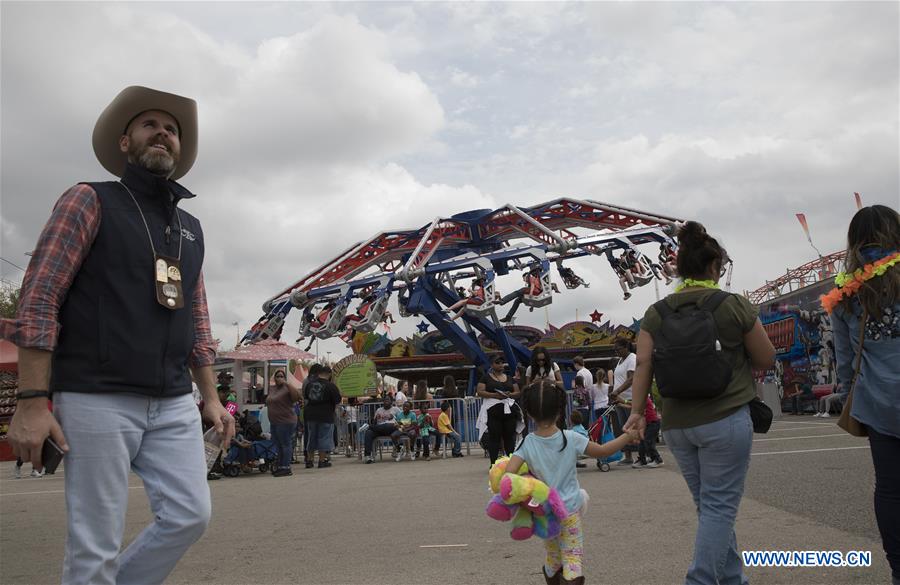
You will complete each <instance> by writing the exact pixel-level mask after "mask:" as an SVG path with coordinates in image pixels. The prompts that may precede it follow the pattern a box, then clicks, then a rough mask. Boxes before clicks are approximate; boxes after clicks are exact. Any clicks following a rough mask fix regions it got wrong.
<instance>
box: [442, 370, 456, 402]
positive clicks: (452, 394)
mask: <svg viewBox="0 0 900 585" xmlns="http://www.w3.org/2000/svg"><path fill="white" fill-rule="evenodd" d="M457 394H459V391H458V390H457V389H456V379H455V378H454V377H453V376H451V375H449V374H448V375H446V376H444V397H445V398H456V396H457Z"/></svg>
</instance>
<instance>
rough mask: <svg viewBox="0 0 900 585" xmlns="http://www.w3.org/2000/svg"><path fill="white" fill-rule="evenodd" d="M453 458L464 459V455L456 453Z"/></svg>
mask: <svg viewBox="0 0 900 585" xmlns="http://www.w3.org/2000/svg"><path fill="white" fill-rule="evenodd" d="M453 456H454V457H464V455H463V454H462V453H454V454H453Z"/></svg>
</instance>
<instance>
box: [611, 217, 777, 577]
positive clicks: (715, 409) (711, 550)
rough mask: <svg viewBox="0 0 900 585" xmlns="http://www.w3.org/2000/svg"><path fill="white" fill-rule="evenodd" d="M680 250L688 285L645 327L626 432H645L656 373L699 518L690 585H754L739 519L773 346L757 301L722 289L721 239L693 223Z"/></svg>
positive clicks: (667, 434) (657, 308)
mask: <svg viewBox="0 0 900 585" xmlns="http://www.w3.org/2000/svg"><path fill="white" fill-rule="evenodd" d="M678 246H679V247H678V258H677V270H678V276H679V277H680V278H681V279H682V282H681V284H680V285H679V286H678V287H677V288H676V289H675V290H676V292H675V293H673V294H670V295H669V296H667V297H666V298H665V299H663V300H662V301H659V302H658V303H656V304H654V305H652V306H651V307H650V308H648V309H647V311H646V313H645V314H644V319H643V321H641V331H640V333H639V334H638V338H637V364H636V368H635V372H634V379H633V382H632V404H631V416H629V418H628V421H627V422H626V423H625V429H626V430H627V429H632V428H637V429H638V430H640V431H641V432H642V433H643V432H644V429H645V428H646V424H647V423H646V420H645V419H644V410H645V403H646V399H647V395H648V393H649V391H650V383H651V380H652V379H653V377H654V375H655V376H656V382H657V385H658V387H659V390H660V394H661V395H662V400H663V403H662V405H663V408H662V410H663V411H664V412H665V413H666V415H665V417H663V420H662V430H663V437H664V438H665V441H666V445H668V447H669V449H670V451H671V452H672V455H673V456H674V457H675V460H676V461H677V462H678V466H679V468H680V469H681V473H682V475H683V476H684V479H685V482H686V483H687V485H688V489H690V491H691V495H692V496H693V498H694V503H695V504H696V506H697V514H698V516H699V522H698V525H697V534H696V538H695V542H694V559H693V562H692V563H691V565H690V567H689V568H688V571H687V575H686V577H685V583H686V584H690V585H715V584H717V583H746V578H745V577H744V575H743V563H742V562H741V557H740V555H739V554H738V549H737V541H736V538H735V534H734V522H735V519H736V517H737V511H738V507H739V506H740V503H741V497H742V496H743V494H744V479H745V478H746V476H747V470H748V468H749V466H750V449H751V446H752V441H753V427H752V424H751V420H750V409H749V406H748V403H750V402H751V401H752V400H754V399H755V398H756V386H755V384H754V382H753V377H752V376H751V368H759V369H768V368H771V367H772V364H773V362H774V359H775V348H774V347H773V346H772V343H771V342H770V341H769V337H768V336H767V335H766V332H765V330H764V329H763V326H762V324H761V323H760V321H759V318H758V317H757V311H756V309H755V308H754V307H753V306H752V305H751V304H750V302H749V301H748V300H747V299H746V298H744V297H742V296H739V295H733V294H728V293H724V292H722V291H719V290H718V288H719V286H718V281H719V278H721V276H722V274H723V268H724V266H725V264H726V258H727V256H726V254H725V250H724V249H723V248H722V246H720V245H719V242H717V241H716V239H715V238H713V237H711V236H710V235H709V234H707V233H706V229H704V227H703V226H702V225H700V224H699V223H697V222H693V221H690V222H687V223H686V224H685V225H684V226H683V227H682V228H681V230H680V231H679V234H678ZM698 346H699V347H702V348H703V351H698V350H697V347H698ZM654 349H655V351H654ZM651 356H652V359H651Z"/></svg>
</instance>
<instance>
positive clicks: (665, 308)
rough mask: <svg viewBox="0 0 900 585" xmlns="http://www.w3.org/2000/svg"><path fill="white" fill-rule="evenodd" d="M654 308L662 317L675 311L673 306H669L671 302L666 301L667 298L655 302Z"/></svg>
mask: <svg viewBox="0 0 900 585" xmlns="http://www.w3.org/2000/svg"><path fill="white" fill-rule="evenodd" d="M653 308H654V309H656V312H657V313H659V318H660V319H665V318H666V317H668V316H669V315H671V314H673V313H674V312H675V311H674V310H672V307H670V306H669V303H667V302H666V299H662V300H660V301H656V302H655V303H653Z"/></svg>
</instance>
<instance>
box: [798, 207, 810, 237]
mask: <svg viewBox="0 0 900 585" xmlns="http://www.w3.org/2000/svg"><path fill="white" fill-rule="evenodd" d="M797 221H799V222H800V225H801V226H802V227H803V233H805V234H806V239H807V240H809V242H810V243H812V238H811V237H810V235H809V225H808V224H807V223H806V215H804V214H802V213H798V214H797Z"/></svg>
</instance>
